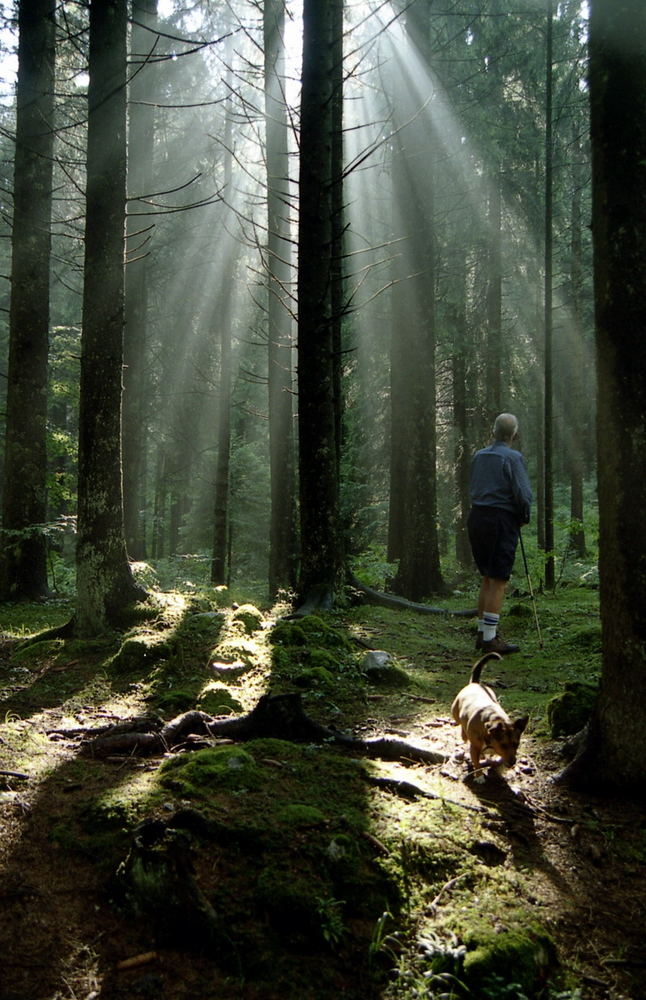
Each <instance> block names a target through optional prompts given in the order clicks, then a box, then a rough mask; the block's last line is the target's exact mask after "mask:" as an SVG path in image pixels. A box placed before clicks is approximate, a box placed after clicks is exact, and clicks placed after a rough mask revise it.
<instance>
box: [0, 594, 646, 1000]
mask: <svg viewBox="0 0 646 1000" xmlns="http://www.w3.org/2000/svg"><path fill="white" fill-rule="evenodd" d="M236 596H238V603H234V602H233V600H232V595H230V594H228V592H227V591H226V590H222V589H221V588H220V589H219V590H218V591H217V592H216V591H208V590H205V591H204V592H203V593H199V594H196V593H192V594H190V595H188V596H187V595H186V594H183V593H179V592H176V593H167V594H163V593H157V594H156V597H155V604H154V613H153V614H151V613H150V612H149V613H148V614H147V615H146V616H145V620H144V621H142V622H140V623H139V624H135V625H133V627H132V628H131V629H130V630H129V632H128V633H127V634H124V635H115V636H113V637H111V638H107V639H104V640H102V641H101V642H80V641H73V640H67V641H64V640H61V639H56V640H45V641H42V642H37V643H35V644H30V645H24V643H23V640H24V639H25V638H27V637H32V636H34V635H36V634H37V633H38V632H39V631H41V630H43V629H45V628H48V627H50V626H52V625H55V624H58V623H62V622H64V621H65V620H66V619H67V618H68V617H69V614H70V608H69V607H68V606H67V605H66V604H65V602H60V603H51V604H43V605H25V606H5V607H3V608H1V609H0V629H1V632H2V636H1V638H0V657H1V660H0V702H1V704H0V720H1V725H0V767H1V768H2V769H4V770H5V771H12V772H17V773H19V774H22V775H23V777H14V776H11V775H4V776H2V777H0V782H1V785H0V789H1V790H0V834H1V847H0V861H1V863H2V868H3V876H2V882H1V883H0V886H1V887H0V893H1V894H2V905H3V920H2V922H1V925H0V926H1V928H2V929H1V930H0V939H2V943H3V950H2V954H3V960H2V963H1V964H0V997H1V1000H16V998H18V997H21V998H28V1000H59V998H63V997H65V998H67V997H70V998H84V1000H90V998H92V1000H98V998H101V1000H121V998H123V1000H135V998H139V997H141V998H151V1000H161V998H164V1000H197V998H200V1000H233V998H244V1000H323V998H330V1000H332V998H334V1000H336V998H347V1000H372V998H375V1000H376V998H381V1000H413V998H422V997H424V998H426V997H428V998H440V997H475V998H483V1000H488V998H490V1000H497V998H517V1000H523V998H524V997H526V998H530V1000H531V998H542V1000H557V998H561V1000H576V998H580V1000H639V998H640V997H643V996H646V992H645V991H644V989H643V988H642V986H641V985H640V984H641V982H642V980H643V974H644V962H645V955H644V951H643V926H644V923H643V921H644V911H643V906H644V903H645V901H646V889H645V886H644V884H645V882H646V880H645V878H644V875H645V874H646V833H645V830H644V825H643V810H642V809H641V808H640V805H639V804H638V803H630V802H625V801H624V802H612V801H607V800H604V799H602V798H592V797H585V798H584V797H581V796H574V795H572V794H570V793H568V792H567V791H565V790H563V789H562V788H560V787H559V786H555V785H553V784H552V783H551V782H550V778H551V777H552V776H553V775H554V774H555V773H556V772H557V771H558V770H559V769H560V768H561V767H562V766H563V764H564V758H563V756H562V749H563V746H564V743H565V741H566V738H567V734H568V733H569V732H572V731H574V730H575V729H576V728H577V727H578V726H579V725H580V724H581V719H582V718H584V717H585V709H582V707H581V706H582V704H583V703H585V705H588V706H589V697H590V691H591V690H592V691H593V690H594V685H595V683H596V680H597V678H598V674H599V669H600V630H599V620H598V604H597V593H596V591H595V590H594V589H591V588H586V587H574V586H571V587H562V588H559V589H558V590H557V592H556V594H555V595H538V597H537V603H538V613H539V616H540V625H541V634H542V639H543V648H540V646H539V642H538V634H537V631H536V624H535V620H534V616H533V613H532V607H531V604H530V602H529V600H528V599H527V598H526V597H525V596H523V595H517V596H515V597H514V596H511V597H510V598H508V601H507V604H506V607H505V620H504V625H505V635H506V636H508V637H509V638H510V639H514V640H516V641H518V642H519V643H520V645H521V651H520V652H519V653H517V654H515V655H514V656H511V657H508V658H506V659H505V660H502V661H500V662H499V663H495V664H488V665H487V668H486V669H487V671H488V673H487V676H486V678H485V679H486V680H487V681H488V682H489V683H492V684H493V685H494V686H495V687H496V689H497V691H498V695H499V697H500V700H501V701H502V702H503V704H504V706H505V708H506V709H507V710H508V711H509V712H510V714H512V715H514V714H520V713H527V712H528V713H529V715H530V724H529V727H528V730H527V732H526V734H525V736H524V737H523V741H522V743H521V749H520V756H519V761H518V764H517V766H516V768H515V769H514V770H512V771H508V772H506V773H503V772H499V771H498V770H497V769H492V770H491V771H490V773H489V774H488V776H487V779H486V781H485V782H484V783H483V784H481V785H479V784H475V783H473V782H472V781H471V780H470V779H467V778H466V775H467V767H466V758H465V756H464V749H463V745H462V743H461V740H460V736H459V732H458V730H457V729H456V728H455V727H454V726H453V725H452V724H451V720H450V705H451V702H452V700H453V697H454V696H455V694H456V692H457V691H458V689H459V688H460V687H461V686H462V685H463V684H464V683H466V681H467V680H468V674H469V670H470V665H471V663H472V661H473V659H474V658H475V654H474V652H473V641H474V635H473V627H474V622H473V620H472V619H469V618H463V617H451V616H449V615H420V614H417V613H414V612H402V611H395V610H390V609H385V608H380V607H370V606H367V605H354V606H353V605H350V604H349V605H348V606H347V607H346V608H344V609H342V610H338V611H335V612H328V613H322V614H321V615H315V616H309V617H307V618H303V619H297V620H293V621H285V620H283V619H284V615H285V614H286V612H287V611H288V608H287V607H286V606H285V605H280V604H277V605H274V606H269V605H263V604H262V601H259V600H258V599H257V598H254V597H253V596H252V595H251V594H250V595H249V599H248V600H246V599H245V595H236ZM240 597H241V598H242V599H240ZM444 603H445V606H446V607H447V608H448V609H450V608H452V609H458V608H464V607H469V606H473V604H474V603H475V592H468V591H467V592H464V593H462V594H460V595H457V596H453V597H451V598H448V599H447V600H446V601H445V602H444ZM371 650H378V651H383V652H385V653H387V654H388V669H387V670H385V671H380V672H379V671H378V672H370V671H369V669H368V667H367V663H366V655H367V654H368V652H369V651H371ZM267 692H270V693H273V694H277V693H283V692H298V693H299V694H300V696H301V699H302V703H303V707H304V709H305V711H306V712H307V713H308V715H309V716H310V717H311V718H312V719H313V720H315V721H317V722H319V723H321V724H324V725H325V726H327V727H330V728H334V729H336V730H340V731H342V732H346V733H352V734H354V735H355V736H357V737H361V738H370V737H383V736H386V737H391V738H392V739H393V740H399V741H401V742H403V743H405V742H408V743H410V744H414V745H415V746H422V747H425V748H427V749H431V750H436V751H439V752H441V753H442V754H443V755H444V758H445V759H444V762H443V763H439V764H434V765H432V766H429V765H422V764H419V763H416V762H415V760H414V759H412V758H411V757H407V756H406V754H405V753H404V755H403V756H402V757H401V759H399V760H397V761H394V762H393V761H391V762H387V761H384V760H381V759H378V758H371V759H367V758H365V757H363V756H361V755H358V754H354V755H352V754H348V753H347V752H344V751H343V750H340V749H338V748H337V747H335V746H332V745H325V744H324V745H317V744H296V743H292V742H289V741H287V740H284V739H277V738H271V739H268V738H258V739H253V740H250V741H248V742H246V743H244V744H243V743H234V742H231V741H226V740H212V739H208V740H207V739H204V738H203V737H201V738H196V739H195V740H193V741H191V740H189V741H188V742H187V743H186V745H184V746H181V747H179V748H175V749H174V750H173V752H168V753H166V754H164V755H162V756H157V757H152V758H151V757H139V756H137V755H136V754H135V753H133V754H129V755H123V756H115V757H108V758H107V759H106V758H102V759H94V758H93V757H92V756H91V754H89V753H88V752H87V748H88V746H89V740H90V739H91V738H92V736H93V735H96V733H97V732H99V731H100V730H101V729H103V728H105V727H108V726H114V725H118V724H121V723H123V722H128V721H130V722H132V721H133V720H137V719H142V720H144V719H145V720H147V722H146V724H147V725H150V724H153V725H156V724H158V723H156V722H153V723H151V719H152V720H163V721H168V720H170V719H171V718H173V717H174V716H176V715H178V714H180V713H182V712H185V711H187V710H191V709H196V708H197V709H200V710H201V711H203V712H206V713H208V714H209V715H211V716H218V717H220V716H230V715H239V714H243V713H246V712H249V711H250V710H251V709H252V708H253V707H254V705H255V704H256V703H257V701H258V699H259V698H260V696H261V695H263V694H265V693H267ZM561 693H565V694H566V697H565V699H563V700H561V701H558V702H555V701H554V699H555V697H556V696H558V695H560V694H561ZM586 698H587V701H586ZM582 713H583V714H582ZM555 734H557V735H555ZM376 779H389V781H386V782H384V781H382V782H381V783H379V782H378V781H376Z"/></svg>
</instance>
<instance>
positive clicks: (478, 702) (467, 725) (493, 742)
mask: <svg viewBox="0 0 646 1000" xmlns="http://www.w3.org/2000/svg"><path fill="white" fill-rule="evenodd" d="M500 659H502V657H501V656H500V655H499V654H498V653H487V654H486V655H485V656H483V657H481V658H480V659H479V660H478V662H477V663H476V664H475V665H474V667H473V670H472V671H471V678H470V681H469V683H468V684H467V685H466V687H463V688H462V690H461V691H459V692H458V694H457V695H456V698H455V701H454V702H453V705H452V706H451V712H452V714H453V718H454V719H455V721H456V723H458V724H459V725H461V726H462V739H463V740H465V742H466V741H467V740H468V741H469V748H470V752H471V765H472V767H473V770H474V771H482V767H483V764H481V762H480V756H481V754H482V752H483V750H485V748H491V749H492V750H494V751H495V752H496V753H497V754H499V755H500V757H501V759H502V762H503V763H504V764H506V765H507V767H513V766H514V764H515V763H516V751H517V750H518V744H519V743H520V737H521V734H522V732H523V730H524V729H525V726H526V725H527V723H528V721H529V716H527V715H525V716H523V718H522V719H517V720H516V722H512V721H511V719H510V718H509V716H508V715H507V713H506V712H505V711H504V710H503V708H502V706H501V705H500V702H499V701H498V699H497V698H496V695H495V692H494V691H493V690H492V688H490V687H488V686H487V685H486V684H483V683H482V682H481V680H480V674H481V672H482V668H483V667H484V665H485V663H486V662H487V660H500ZM476 781H484V776H483V775H482V774H481V775H480V776H478V777H476Z"/></svg>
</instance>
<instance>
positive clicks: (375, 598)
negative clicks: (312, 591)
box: [348, 573, 478, 618]
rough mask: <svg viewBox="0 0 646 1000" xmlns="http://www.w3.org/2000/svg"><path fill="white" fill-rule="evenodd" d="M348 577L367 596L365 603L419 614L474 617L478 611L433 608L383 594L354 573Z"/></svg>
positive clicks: (471, 609) (356, 588) (474, 609)
mask: <svg viewBox="0 0 646 1000" xmlns="http://www.w3.org/2000/svg"><path fill="white" fill-rule="evenodd" d="M348 579H349V581H350V583H351V584H352V586H353V587H354V588H355V590H358V591H359V592H360V593H362V594H364V596H365V597H366V598H367V600H366V603H367V604H376V605H378V606H379V607H382V608H395V609H396V610H398V611H416V612H417V613H418V614H420V615H452V616H453V617H455V618H474V617H475V615H477V613H478V609H477V608H466V609H465V610H461V611H453V610H452V609H451V608H435V607H433V606H432V605H430V604H416V603H415V602H414V601H407V600H406V598H405V597H397V596H396V595H395V594H384V593H382V592H381V591H380V590H373V589H372V587H368V586H366V584H365V583H362V582H361V580H359V578H358V577H356V576H355V575H354V573H350V574H349V575H348Z"/></svg>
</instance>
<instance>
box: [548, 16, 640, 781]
mask: <svg viewBox="0 0 646 1000" xmlns="http://www.w3.org/2000/svg"><path fill="white" fill-rule="evenodd" d="M590 100H591V124H592V175H593V191H592V197H593V241H594V280H595V318H596V337H597V364H598V388H599V402H598V422H597V444H598V454H599V471H598V478H599V515H600V543H599V548H600V561H599V571H600V591H601V618H602V635H603V640H602V642H603V669H602V677H601V690H600V694H599V700H598V704H597V709H596V712H595V715H594V716H593V719H592V721H591V725H590V727H589V730H588V734H587V739H586V741H585V744H584V749H583V751H582V753H581V754H580V755H579V757H577V758H576V759H575V761H574V762H573V764H572V765H570V767H569V768H568V769H566V771H565V772H564V774H563V776H562V777H563V780H570V781H571V782H572V783H576V784H579V785H593V786H595V787H598V786H599V785H608V786H611V787H616V788H623V789H626V790H633V791H634V790H636V789H638V788H642V787H643V786H644V783H645V778H644V768H643V761H642V759H641V758H642V753H641V746H642V739H643V732H644V727H645V726H646V671H645V670H644V663H645V662H646V603H645V602H644V601H643V600H642V599H641V595H643V594H644V593H645V592H646V518H644V516H643V512H644V509H645V508H646V478H645V477H644V471H643V470H644V454H645V449H646V339H645V338H644V329H645V328H646V241H645V236H644V234H645V233H646V6H644V4H643V3H642V0H595V2H594V3H593V4H592V7H591V21H590ZM637 595H640V596H639V597H638V596H637Z"/></svg>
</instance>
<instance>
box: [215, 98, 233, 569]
mask: <svg viewBox="0 0 646 1000" xmlns="http://www.w3.org/2000/svg"><path fill="white" fill-rule="evenodd" d="M232 113H233V112H232V109H231V100H230V99H229V100H228V101H227V110H226V121H225V140H224V188H225V191H226V192H228V195H229V197H231V176H232V171H231V168H232V160H233V156H232V148H233V142H232V117H231V116H232ZM222 266H223V267H226V268H229V269H230V272H231V273H230V281H229V282H227V283H226V284H225V283H224V282H223V288H222V300H221V301H220V302H218V307H217V324H218V326H219V331H220V385H219V390H220V392H219V397H218V428H217V440H218V456H217V461H216V466H215V488H214V505H213V552H212V557H211V583H213V584H215V585H216V586H218V585H222V584H226V583H227V580H228V577H229V471H230V467H231V378H232V373H231V338H232V331H231V320H232V316H231V308H232V299H233V294H232V291H231V283H232V281H233V268H234V257H233V255H231V256H230V257H229V258H227V259H225V260H224V261H223V264H222ZM214 315H215V310H214Z"/></svg>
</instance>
